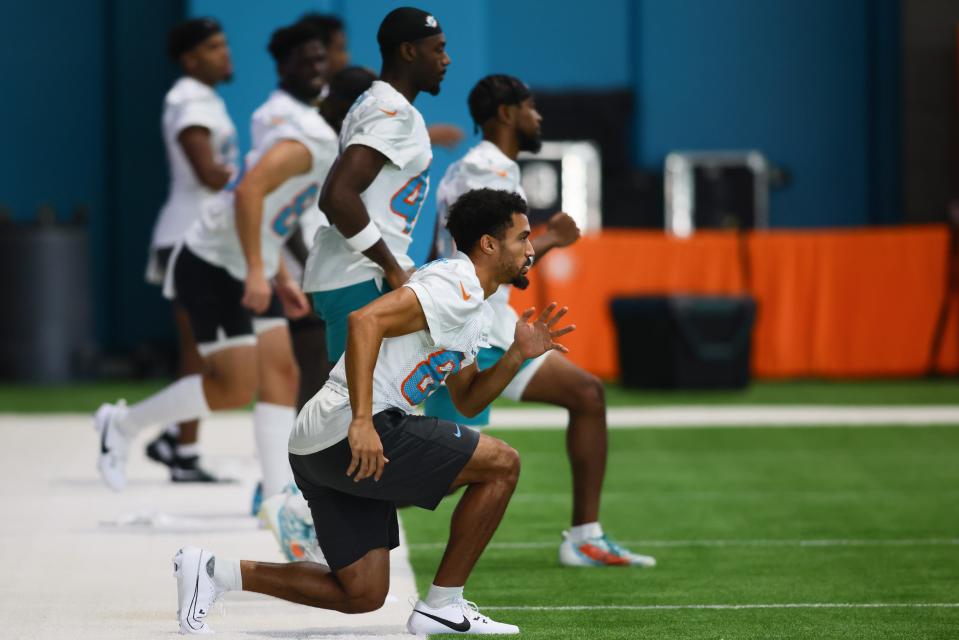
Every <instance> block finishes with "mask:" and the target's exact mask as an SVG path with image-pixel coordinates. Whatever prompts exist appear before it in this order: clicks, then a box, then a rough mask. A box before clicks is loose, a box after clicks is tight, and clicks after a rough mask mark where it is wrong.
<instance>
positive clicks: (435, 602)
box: [424, 584, 463, 609]
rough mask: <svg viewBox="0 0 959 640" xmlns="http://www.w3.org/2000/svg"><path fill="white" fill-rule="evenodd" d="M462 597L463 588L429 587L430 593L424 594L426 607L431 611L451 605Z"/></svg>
mask: <svg viewBox="0 0 959 640" xmlns="http://www.w3.org/2000/svg"><path fill="white" fill-rule="evenodd" d="M462 597H463V587H437V586H436V585H435V584H433V585H430V592H429V593H427V594H426V600H425V601H424V602H426V606H427V607H429V608H431V609H442V608H443V607H448V606H449V605H451V604H453V603H454V602H455V601H456V600H458V599H459V598H462Z"/></svg>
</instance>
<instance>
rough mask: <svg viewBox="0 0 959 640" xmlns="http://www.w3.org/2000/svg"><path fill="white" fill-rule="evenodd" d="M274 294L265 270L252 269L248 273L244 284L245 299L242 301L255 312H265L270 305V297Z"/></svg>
mask: <svg viewBox="0 0 959 640" xmlns="http://www.w3.org/2000/svg"><path fill="white" fill-rule="evenodd" d="M272 295H273V293H272V291H271V289H270V283H269V282H267V280H266V278H265V277H264V276H263V272H262V271H260V272H256V271H250V272H249V273H247V274H246V283H245V284H244V285H243V299H242V300H241V303H242V304H243V306H244V307H246V308H247V309H249V310H250V311H252V312H253V313H263V312H264V311H266V308H267V307H268V306H270V297H271V296H272Z"/></svg>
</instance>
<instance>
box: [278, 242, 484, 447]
mask: <svg viewBox="0 0 959 640" xmlns="http://www.w3.org/2000/svg"><path fill="white" fill-rule="evenodd" d="M403 286H405V287H409V288H410V289H412V290H413V292H414V293H415V294H416V297H417V299H418V300H419V303H420V306H422V307H423V314H424V315H425V316H426V323H427V325H428V327H429V330H424V331H417V332H415V333H410V334H407V335H405V336H397V337H395V338H385V339H384V340H383V343H382V345H380V352H379V355H378V357H377V359H376V368H375V369H374V371H373V413H378V412H380V411H383V410H385V409H389V408H391V407H392V408H396V409H400V410H401V411H404V412H406V413H411V412H412V411H413V410H414V408H415V407H416V406H417V405H419V404H421V403H422V402H423V401H424V400H426V398H427V397H428V396H429V395H430V394H432V393H433V392H434V391H436V389H438V388H439V386H440V384H441V383H442V382H443V380H444V379H445V378H446V377H447V376H450V375H453V374H455V373H457V372H458V371H460V370H461V369H463V368H464V367H468V366H469V365H470V364H472V363H473V361H474V360H475V359H476V353H477V352H478V351H479V349H480V348H481V347H485V346H487V334H488V331H489V323H490V321H491V319H492V316H491V314H492V312H491V311H490V308H489V305H487V304H486V302H485V301H484V300H483V288H482V286H481V285H480V282H479V279H478V278H477V276H476V269H475V267H474V266H473V263H472V262H471V261H470V259H469V258H468V257H467V256H466V255H464V254H462V253H457V254H456V255H455V256H454V257H453V258H451V259H446V258H441V259H439V260H435V261H433V262H430V263H428V264H425V265H423V266H422V267H420V268H419V270H417V271H416V272H415V273H414V274H413V275H412V277H410V279H409V280H408V281H407V282H406V284H404V285H403ZM346 389H347V385H346V354H344V355H343V356H342V357H341V358H340V359H339V361H337V363H336V365H335V366H334V367H333V370H332V371H331V372H330V378H329V380H328V381H327V383H326V385H325V386H324V387H323V389H321V390H320V392H319V393H317V394H316V396H314V397H313V399H312V400H310V402H308V403H307V404H306V406H305V407H304V408H303V410H302V411H301V412H300V415H299V417H297V420H296V426H295V427H294V429H293V433H292V435H291V436H290V451H291V452H292V453H296V454H300V455H306V454H309V453H314V452H316V451H321V450H322V449H325V448H327V447H329V446H332V445H334V444H336V443H337V442H339V441H340V440H342V439H343V438H345V437H346V435H347V432H348V430H349V424H350V420H351V416H352V412H351V408H350V404H349V397H348V396H347V390H346Z"/></svg>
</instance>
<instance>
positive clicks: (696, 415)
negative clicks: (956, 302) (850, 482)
mask: <svg viewBox="0 0 959 640" xmlns="http://www.w3.org/2000/svg"><path fill="white" fill-rule="evenodd" d="M567 420H568V417H567V413H566V411H565V410H564V409H552V408H549V409H493V411H492V415H491V416H490V426H491V427H509V428H518V429H560V428H565V426H566V422H567ZM606 421H607V424H608V426H610V427H613V428H622V427H632V428H636V427H652V428H663V427H816V426H822V425H830V426H850V427H852V426H875V425H905V426H915V425H932V424H934V425H959V406H949V405H907V406H903V405H890V406H882V405H851V406H832V405H823V406H808V405H765V406H760V405H737V406H715V405H702V406H695V407H611V408H610V409H608V410H607V411H606Z"/></svg>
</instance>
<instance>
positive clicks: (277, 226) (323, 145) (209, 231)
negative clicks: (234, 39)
mask: <svg viewBox="0 0 959 640" xmlns="http://www.w3.org/2000/svg"><path fill="white" fill-rule="evenodd" d="M252 132H253V149H252V150H251V151H250V152H249V153H248V154H247V155H246V170H247V171H249V170H250V169H251V168H252V167H253V166H254V165H255V164H256V163H257V162H259V160H260V158H262V157H263V155H264V154H265V153H266V152H267V151H269V150H270V149H271V148H272V147H273V146H274V145H275V144H276V143H278V142H280V141H283V140H295V141H296V142H299V143H301V144H302V145H303V146H305V147H306V148H307V149H308V150H309V151H310V155H311V156H312V158H313V164H312V166H311V167H310V170H309V171H308V172H306V173H303V174H300V175H297V176H293V177H292V178H290V179H289V180H287V181H286V182H284V183H283V184H281V185H280V186H279V187H277V188H276V189H274V190H273V191H271V192H270V193H269V194H268V195H267V196H266V198H264V200H263V219H262V222H261V223H260V246H261V249H260V250H261V255H262V258H263V272H264V275H266V277H267V278H272V277H273V276H274V275H276V272H277V270H278V269H279V263H280V251H281V249H282V248H283V244H284V243H285V242H286V240H287V238H289V237H290V234H291V233H293V232H294V231H295V230H296V229H298V228H299V224H300V218H301V217H303V216H310V217H314V216H322V214H321V213H320V212H319V210H318V209H317V208H316V201H317V199H318V198H319V195H320V188H321V187H322V186H323V180H325V179H326V174H327V173H329V170H330V167H331V166H332V164H333V161H334V160H335V159H336V152H337V140H336V132H335V131H333V128H332V127H330V125H329V124H327V122H326V120H324V119H323V117H322V116H320V114H319V111H317V109H316V108H315V107H313V106H310V105H308V104H306V103H303V102H300V101H299V100H297V99H296V98H294V97H293V96H291V95H290V94H288V93H286V92H285V91H282V90H279V89H277V90H276V91H274V92H273V93H272V94H270V98H269V100H267V101H266V102H265V103H263V105H262V106H260V108H259V109H257V110H256V111H255V112H254V113H253V119H252ZM186 244H187V246H189V247H190V250H191V251H192V252H194V253H195V254H197V255H198V256H200V257H201V258H203V259H204V260H206V261H207V262H209V263H211V264H215V265H217V266H221V267H223V268H225V269H226V270H227V271H229V272H230V274H231V275H232V276H233V277H234V278H236V279H237V280H244V279H245V278H246V258H245V256H244V255H243V248H242V246H241V245H240V237H239V235H238V234H237V230H236V212H235V208H234V194H233V193H232V192H226V193H223V194H221V196H220V197H219V198H218V199H217V200H216V201H215V202H213V203H211V205H210V206H209V207H207V208H206V209H205V210H204V211H203V214H202V216H201V217H200V220H199V221H197V222H196V223H195V224H194V225H193V226H192V227H190V229H189V231H187V234H186Z"/></svg>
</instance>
